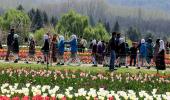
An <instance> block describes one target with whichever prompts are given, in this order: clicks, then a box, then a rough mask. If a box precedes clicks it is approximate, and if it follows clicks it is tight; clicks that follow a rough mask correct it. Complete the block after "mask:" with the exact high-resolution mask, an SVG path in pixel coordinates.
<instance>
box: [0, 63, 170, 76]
mask: <svg viewBox="0 0 170 100" xmlns="http://www.w3.org/2000/svg"><path fill="white" fill-rule="evenodd" d="M0 68H1V69H3V68H14V69H15V68H17V69H18V68H24V69H35V70H38V69H47V66H46V65H41V64H21V63H19V64H14V63H0ZM49 70H72V71H79V70H80V71H84V72H95V73H98V72H101V73H108V72H109V70H108V68H106V67H87V66H84V67H83V66H81V67H80V66H49ZM115 72H116V73H132V74H136V73H146V74H156V69H153V68H152V69H150V70H148V69H143V68H142V69H136V68H119V69H118V70H117V71H115ZM164 72H165V74H170V70H166V71H164ZM160 73H161V74H163V71H160Z"/></svg>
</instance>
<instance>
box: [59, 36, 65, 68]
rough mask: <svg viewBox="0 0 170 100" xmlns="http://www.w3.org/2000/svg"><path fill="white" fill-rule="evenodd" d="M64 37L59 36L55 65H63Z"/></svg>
mask: <svg viewBox="0 0 170 100" xmlns="http://www.w3.org/2000/svg"><path fill="white" fill-rule="evenodd" d="M64 46H65V45H64V36H62V35H60V36H59V43H58V63H57V65H64Z"/></svg>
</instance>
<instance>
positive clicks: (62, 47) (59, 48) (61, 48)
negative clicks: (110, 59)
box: [58, 40, 64, 53]
mask: <svg viewBox="0 0 170 100" xmlns="http://www.w3.org/2000/svg"><path fill="white" fill-rule="evenodd" d="M58 51H59V52H60V53H64V40H61V41H60V42H59V44H58Z"/></svg>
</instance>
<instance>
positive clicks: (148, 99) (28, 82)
mask: <svg viewBox="0 0 170 100" xmlns="http://www.w3.org/2000/svg"><path fill="white" fill-rule="evenodd" d="M4 66H6V67H4ZM13 66H15V67H13ZM22 66H23V65H22V64H3V63H2V64H1V67H0V88H1V90H0V95H1V96H0V100H170V76H168V75H167V74H168V73H169V72H168V71H167V72H166V75H164V74H160V75H158V74H155V73H145V71H143V72H136V73H131V72H130V71H129V72H123V71H122V72H119V71H116V72H113V73H111V72H108V71H107V70H105V71H103V70H104V68H101V70H99V71H98V70H96V71H93V70H94V69H95V68H90V67H89V68H87V69H89V70H81V69H83V68H79V69H78V67H75V69H74V67H72V69H71V68H70V67H69V66H66V67H63V68H62V67H60V68H57V67H51V68H50V69H49V70H46V69H45V68H44V66H41V65H39V67H38V68H37V67H36V68H34V66H33V64H32V65H25V66H27V67H22ZM29 66H31V67H29ZM67 68H68V69H67ZM96 69H100V68H96ZM120 70H125V69H120ZM135 70H136V69H135Z"/></svg>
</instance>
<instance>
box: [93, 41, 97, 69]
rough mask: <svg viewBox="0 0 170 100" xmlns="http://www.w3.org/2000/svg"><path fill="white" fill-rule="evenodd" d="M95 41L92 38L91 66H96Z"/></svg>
mask: <svg viewBox="0 0 170 100" xmlns="http://www.w3.org/2000/svg"><path fill="white" fill-rule="evenodd" d="M96 57H97V41H96V40H95V39H94V40H92V62H93V67H97V60H96Z"/></svg>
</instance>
